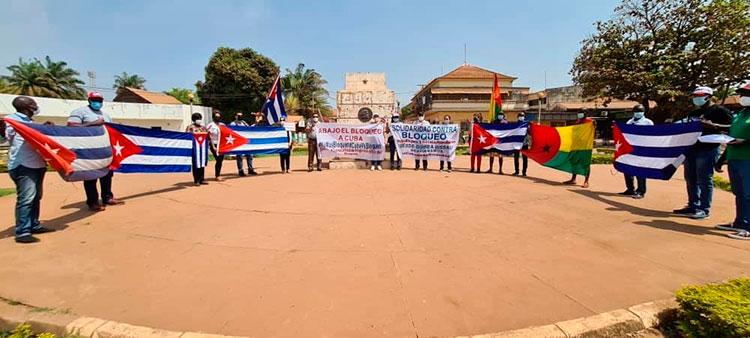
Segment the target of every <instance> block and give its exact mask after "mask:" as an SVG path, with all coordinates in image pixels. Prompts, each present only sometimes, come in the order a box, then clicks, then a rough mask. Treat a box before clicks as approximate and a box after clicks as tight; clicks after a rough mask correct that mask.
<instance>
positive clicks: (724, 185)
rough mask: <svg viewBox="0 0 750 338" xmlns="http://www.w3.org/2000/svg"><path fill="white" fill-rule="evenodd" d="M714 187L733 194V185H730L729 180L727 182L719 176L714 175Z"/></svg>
mask: <svg viewBox="0 0 750 338" xmlns="http://www.w3.org/2000/svg"><path fill="white" fill-rule="evenodd" d="M714 187H717V188H719V189H721V190H724V191H729V192H732V184H731V183H729V180H726V179H724V178H723V177H721V176H718V175H714Z"/></svg>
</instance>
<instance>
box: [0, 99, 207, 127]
mask: <svg viewBox="0 0 750 338" xmlns="http://www.w3.org/2000/svg"><path fill="white" fill-rule="evenodd" d="M16 97H17V95H10V94H0V117H2V116H5V115H8V114H12V113H14V112H15V109H14V108H13V105H12V102H13V99H14V98H16ZM32 98H33V99H34V100H35V101H36V103H37V105H39V108H40V109H41V114H39V116H37V117H35V118H34V120H35V121H36V122H39V123H42V122H45V121H51V122H53V123H55V124H56V125H65V124H66V123H67V120H68V116H69V115H70V112H72V111H73V110H75V109H77V108H79V107H83V106H86V105H87V104H88V102H86V101H84V100H61V99H52V98H45V97H32ZM102 110H104V111H105V112H107V114H109V116H110V117H111V118H112V121H113V122H115V123H122V124H128V125H132V126H139V127H145V128H150V127H161V128H162V129H164V130H172V131H184V130H185V128H187V126H188V125H189V124H190V123H191V120H190V115H191V112H190V106H189V105H176V104H147V103H124V102H104V108H102ZM193 112H198V113H201V114H202V115H203V120H204V121H205V122H208V121H209V119H210V117H211V116H210V115H211V108H210V107H203V106H193Z"/></svg>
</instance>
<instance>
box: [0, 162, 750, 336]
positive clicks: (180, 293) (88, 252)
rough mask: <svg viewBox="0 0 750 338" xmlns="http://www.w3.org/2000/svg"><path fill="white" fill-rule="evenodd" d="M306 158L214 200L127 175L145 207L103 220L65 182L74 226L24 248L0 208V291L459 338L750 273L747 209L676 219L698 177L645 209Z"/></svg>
mask: <svg viewBox="0 0 750 338" xmlns="http://www.w3.org/2000/svg"><path fill="white" fill-rule="evenodd" d="M305 160H306V159H305V158H304V157H293V158H292V167H293V168H298V169H299V170H297V171H294V172H293V173H292V174H290V175H282V174H279V173H278V172H277V170H278V159H277V158H276V157H273V158H264V159H257V160H256V165H257V166H258V167H259V171H260V172H262V175H260V176H256V177H246V178H239V177H236V175H235V174H234V172H235V170H234V168H235V166H234V165H235V164H234V162H227V163H225V166H224V167H225V172H227V173H230V174H231V175H232V176H231V177H229V178H228V179H227V180H226V181H224V182H213V181H212V182H210V185H208V186H203V187H199V188H196V187H192V186H190V185H189V184H187V183H188V182H189V181H190V180H191V177H190V174H188V173H185V174H118V175H116V176H115V180H114V192H115V194H116V196H117V197H119V198H122V199H124V200H126V201H127V204H126V205H124V206H117V207H110V208H108V209H107V211H105V212H102V213H98V214H92V213H90V212H88V211H87V210H85V209H84V205H83V203H82V201H83V199H84V192H83V187H82V184H80V183H74V184H71V183H65V182H63V181H62V180H60V179H59V178H58V177H57V176H56V174H54V173H52V174H51V175H50V176H48V179H47V182H46V183H45V190H46V191H45V197H44V201H43V214H42V215H43V216H42V218H43V221H44V222H45V223H46V225H47V226H50V227H54V228H57V229H59V230H60V231H58V232H55V233H51V234H46V235H42V236H41V238H42V242H41V243H38V244H34V245H23V246H22V245H18V244H16V243H14V241H13V238H12V236H13V229H12V224H13V212H12V210H13V204H14V198H13V197H12V196H7V197H3V198H0V210H4V212H2V214H0V224H1V225H2V227H1V228H0V230H3V229H4V231H2V232H0V237H2V239H0V260H2V261H3V262H4V264H2V265H0V296H2V297H6V298H10V299H14V300H19V301H22V302H25V303H28V304H33V305H35V306H43V307H52V308H57V309H70V310H71V311H72V312H74V313H76V314H80V315H90V316H95V317H100V318H107V319H112V320H117V321H121V322H127V323H131V324H135V325H145V326H152V327H159V328H164V329H170V330H190V331H202V332H209V333H221V334H232V335H247V336H258V337H289V336H306V337H318V336H325V337H352V336H356V337H381V336H387V337H446V336H454V335H469V334H480V333H488V332H496V331H501V330H508V329H516V328H522V327H527V326H531V325H541V324H549V323H553V322H556V321H560V320H567V319H572V318H578V317H583V316H588V315H591V314H594V313H599V312H604V311H609V310H614V309H618V308H624V307H627V306H631V305H634V304H638V303H642V302H646V301H651V300H656V299H663V298H667V297H670V296H671V295H672V294H673V291H674V290H675V289H677V288H679V287H680V286H682V285H685V284H694V283H707V282H712V281H719V280H722V279H725V278H729V277H737V276H747V275H750V243H748V242H742V241H737V240H732V239H730V238H727V237H726V236H725V233H724V232H721V231H716V230H713V228H712V226H713V225H715V224H717V223H720V222H728V221H730V220H731V219H732V218H733V215H734V207H733V198H732V195H731V194H729V193H727V192H724V191H716V193H715V196H714V202H715V207H714V209H713V212H712V217H711V219H709V220H705V221H693V220H690V219H687V218H679V217H674V216H671V215H670V211H671V210H672V209H673V208H676V207H681V206H683V205H684V203H685V199H686V197H685V188H684V182H683V181H682V180H681V178H680V173H678V174H677V175H676V178H675V179H673V180H671V181H668V182H662V181H649V187H648V188H649V192H648V195H647V196H646V198H645V199H643V200H633V199H630V198H626V197H622V196H618V195H617V194H616V193H617V192H620V191H622V190H624V184H623V182H622V176H621V175H619V174H617V173H616V172H614V170H613V169H612V167H611V166H595V167H594V168H593V174H592V178H591V183H592V187H591V188H590V189H587V190H586V189H581V188H579V187H568V186H562V185H560V184H559V183H558V182H561V181H563V180H565V179H567V178H569V175H568V174H566V173H562V172H559V171H555V170H553V169H548V168H542V167H540V166H538V165H535V164H532V165H531V168H530V170H529V174H530V177H529V178H520V177H511V176H499V175H489V174H469V173H467V172H465V170H466V169H465V168H467V167H468V164H469V163H468V162H469V159H468V157H460V158H459V159H458V160H457V163H456V166H457V167H459V168H461V169H460V170H462V171H463V172H453V173H450V174H449V173H439V172H437V171H434V170H431V171H429V172H422V171H420V172H415V171H413V170H403V171H400V172H394V171H384V172H370V171H368V170H328V171H323V172H320V173H318V172H313V173H307V172H306V171H305V170H302V169H303V168H305V167H306V164H305V163H304V162H305ZM507 162H511V163H507ZM412 164H413V162H411V161H407V166H409V167H410V168H411V166H412ZM430 165H431V166H432V168H435V167H436V165H437V163H435V162H432V163H430ZM484 166H485V168H486V166H487V162H486V159H485V163H484ZM511 167H512V161H507V160H506V166H505V170H506V172H509V171H511V170H510V168H511ZM211 172H212V171H211V170H209V173H208V175H207V176H209V177H212V176H213V175H212V174H211ZM579 179H582V178H579ZM11 186H12V183H11V182H10V180H9V178H8V176H7V175H0V187H11Z"/></svg>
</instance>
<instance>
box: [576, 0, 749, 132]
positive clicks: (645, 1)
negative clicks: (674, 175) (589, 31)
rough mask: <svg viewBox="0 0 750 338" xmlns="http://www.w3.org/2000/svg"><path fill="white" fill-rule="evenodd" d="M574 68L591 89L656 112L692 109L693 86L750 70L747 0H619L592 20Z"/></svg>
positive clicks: (723, 81)
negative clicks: (607, 15)
mask: <svg viewBox="0 0 750 338" xmlns="http://www.w3.org/2000/svg"><path fill="white" fill-rule="evenodd" d="M596 29H597V32H596V34H594V35H593V36H591V37H589V38H587V39H585V40H584V41H583V43H582V47H581V50H580V52H579V54H578V56H577V57H576V59H575V61H574V63H573V68H572V70H571V75H573V80H574V82H575V83H576V84H579V85H581V86H582V87H583V95H584V96H588V97H601V98H615V99H625V100H635V101H639V102H641V103H642V104H643V105H644V106H646V107H647V109H649V108H653V107H650V105H649V103H650V101H655V102H656V103H657V107H656V109H655V110H654V111H652V112H650V113H649V115H651V116H652V117H654V118H656V119H657V120H663V119H666V118H668V117H671V116H674V115H678V114H681V113H683V112H685V111H687V110H689V109H692V107H691V106H690V100H689V93H691V92H692V90H693V89H694V88H695V87H696V86H698V85H705V86H711V87H714V88H716V89H721V88H728V87H729V86H732V85H735V84H738V83H739V82H741V81H742V80H744V79H747V78H748V77H750V58H749V57H748V56H750V55H749V54H748V53H750V1H749V0H713V1H709V0H623V2H622V4H621V5H620V6H618V7H617V8H616V9H615V16H614V17H613V18H612V19H610V20H608V21H605V22H597V23H596Z"/></svg>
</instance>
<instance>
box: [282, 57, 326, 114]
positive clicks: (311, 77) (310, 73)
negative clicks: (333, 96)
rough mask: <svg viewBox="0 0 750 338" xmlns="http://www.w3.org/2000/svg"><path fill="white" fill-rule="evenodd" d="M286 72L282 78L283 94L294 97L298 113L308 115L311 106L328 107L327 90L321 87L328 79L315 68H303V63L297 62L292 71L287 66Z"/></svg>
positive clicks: (316, 107)
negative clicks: (296, 101)
mask: <svg viewBox="0 0 750 338" xmlns="http://www.w3.org/2000/svg"><path fill="white" fill-rule="evenodd" d="M286 73H287V74H286V75H285V76H284V78H283V79H282V81H283V82H282V87H283V88H284V94H285V95H286V96H294V97H296V99H297V100H298V105H299V108H298V111H299V113H300V114H302V115H304V116H307V117H309V116H310V115H311V114H312V112H313V108H315V109H316V110H317V109H318V108H326V107H328V103H327V97H328V91H327V90H326V89H325V88H324V87H323V86H324V85H326V84H328V81H326V80H324V79H323V76H322V75H320V73H318V72H316V71H315V69H305V64H304V63H300V64H298V65H297V68H296V69H295V70H294V71H292V70H290V69H289V68H287V69H286ZM321 110H323V109H321ZM328 110H330V108H328Z"/></svg>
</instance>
